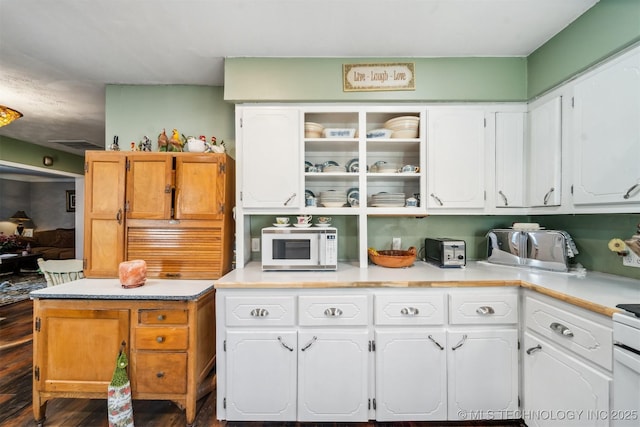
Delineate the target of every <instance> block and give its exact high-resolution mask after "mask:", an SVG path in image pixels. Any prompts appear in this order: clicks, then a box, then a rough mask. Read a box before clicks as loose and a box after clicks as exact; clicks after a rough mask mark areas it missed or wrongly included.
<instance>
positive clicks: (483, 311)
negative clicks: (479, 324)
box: [476, 305, 496, 316]
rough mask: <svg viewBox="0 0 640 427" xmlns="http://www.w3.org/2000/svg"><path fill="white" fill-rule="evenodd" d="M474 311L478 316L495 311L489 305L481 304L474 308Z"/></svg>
mask: <svg viewBox="0 0 640 427" xmlns="http://www.w3.org/2000/svg"><path fill="white" fill-rule="evenodd" d="M476 313H478V314H479V315H480V316H486V315H488V314H495V313H496V311H495V310H494V309H493V307H491V306H488V305H483V306H482V307H478V308H476Z"/></svg>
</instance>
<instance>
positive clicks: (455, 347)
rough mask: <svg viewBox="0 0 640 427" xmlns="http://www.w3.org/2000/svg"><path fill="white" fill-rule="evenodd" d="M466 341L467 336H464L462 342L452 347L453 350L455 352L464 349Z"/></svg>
mask: <svg viewBox="0 0 640 427" xmlns="http://www.w3.org/2000/svg"><path fill="white" fill-rule="evenodd" d="M466 340H467V334H464V335H463V336H462V339H461V340H460V342H459V343H458V344H456V345H454V346H453V347H451V350H454V351H455V350H457V349H459V348H460V347H462V345H463V344H464V342H465V341H466Z"/></svg>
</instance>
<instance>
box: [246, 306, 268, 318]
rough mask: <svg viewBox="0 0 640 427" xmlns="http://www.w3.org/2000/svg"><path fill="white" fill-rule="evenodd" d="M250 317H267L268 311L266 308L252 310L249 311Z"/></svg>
mask: <svg viewBox="0 0 640 427" xmlns="http://www.w3.org/2000/svg"><path fill="white" fill-rule="evenodd" d="M250 314H251V317H267V316H268V315H269V311H268V310H267V309H266V308H254V309H253V310H251V313H250Z"/></svg>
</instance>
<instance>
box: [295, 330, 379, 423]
mask: <svg viewBox="0 0 640 427" xmlns="http://www.w3.org/2000/svg"><path fill="white" fill-rule="evenodd" d="M368 336H369V332H368V330H367V329H366V328H356V329H351V328H349V329H335V330H326V329H325V330H320V329H314V330H304V331H300V332H299V338H298V340H299V343H300V345H299V350H298V421H333V422H349V421H366V420H367V418H368V392H367V390H368V373H369V363H368V360H369V347H368V345H369V340H368Z"/></svg>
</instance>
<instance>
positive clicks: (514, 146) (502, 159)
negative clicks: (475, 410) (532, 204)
mask: <svg viewBox="0 0 640 427" xmlns="http://www.w3.org/2000/svg"><path fill="white" fill-rule="evenodd" d="M495 117H496V118H495V120H496V133H495V135H496V155H495V161H496V168H495V170H496V180H495V182H496V187H495V195H494V197H495V206H496V207H497V208H509V207H523V206H526V198H525V188H526V186H525V181H524V178H525V157H524V138H525V123H526V114H525V113H523V112H498V113H496V115H495Z"/></svg>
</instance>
